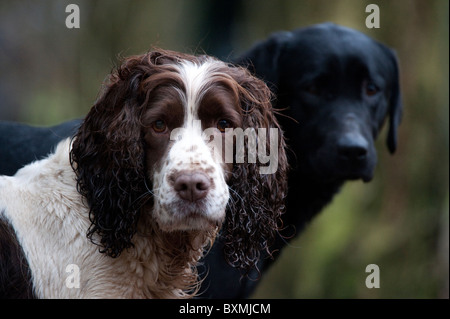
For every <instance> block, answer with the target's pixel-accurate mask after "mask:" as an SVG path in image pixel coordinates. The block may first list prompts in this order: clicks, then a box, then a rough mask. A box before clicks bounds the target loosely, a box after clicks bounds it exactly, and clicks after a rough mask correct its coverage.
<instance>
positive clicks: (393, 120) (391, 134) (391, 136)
mask: <svg viewBox="0 0 450 319" xmlns="http://www.w3.org/2000/svg"><path fill="white" fill-rule="evenodd" d="M385 49H387V50H388V51H389V58H390V60H391V63H392V68H393V72H392V75H393V76H392V82H391V96H390V99H389V110H388V112H389V131H388V136H387V147H388V149H389V152H391V154H393V153H394V152H395V150H396V149H397V129H398V126H399V125H400V122H401V119H402V113H403V111H402V109H403V107H402V98H401V92H400V76H399V71H398V69H399V68H398V60H397V55H396V54H395V52H394V51H393V50H391V49H388V48H385Z"/></svg>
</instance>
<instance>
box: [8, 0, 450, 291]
mask: <svg viewBox="0 0 450 319" xmlns="http://www.w3.org/2000/svg"><path fill="white" fill-rule="evenodd" d="M69 3H76V4H78V5H79V7H80V11H81V28H80V29H67V28H66V27H65V19H66V17H67V15H68V14H67V13H65V7H66V6H67V5H68V4H69ZM369 3H376V4H378V5H379V7H380V12H381V28H380V29H367V28H366V27H365V18H366V16H367V13H365V7H366V5H367V4H369ZM448 12H449V2H448V1H447V0H432V1H423V0H401V1H389V0H372V1H366V0H363V1H355V0H337V1H327V0H314V1H313V0H310V1H307V0H303V1H301V0H279V1H270V0H264V1H263V0H232V1H225V0H220V1H208V0H189V1H187V0H186V1H185V0H152V1H141V0H133V1H121V0H91V1H88V0H70V1H69V0H58V1H57V0H0V70H1V73H0V119H5V120H18V121H23V122H28V123H31V124H37V125H50V124H56V123H59V122H61V121H65V120H69V119H72V118H76V117H82V116H83V115H84V114H86V112H87V111H88V110H89V108H90V107H91V105H92V104H93V102H94V101H95V99H96V97H97V94H98V91H99V89H100V87H101V83H102V81H103V80H104V79H105V77H106V75H107V74H108V73H109V72H110V70H111V69H112V67H113V66H114V65H115V64H117V61H118V56H127V55H132V54H138V53H142V52H145V51H147V50H148V49H150V48H151V46H153V45H156V46H159V47H162V48H166V49H172V50H179V51H184V52H206V53H209V54H213V55H217V56H219V57H221V58H226V57H228V56H233V55H236V54H239V53H241V52H243V51H244V50H246V49H248V48H249V47H250V46H251V45H252V44H253V43H254V42H255V41H257V40H261V39H264V38H265V37H267V36H268V35H269V34H270V33H272V32H275V31H279V30H289V29H294V28H297V27H301V26H306V25H309V24H313V23H320V22H325V21H331V22H335V23H338V24H343V25H346V26H349V27H352V28H356V29H358V30H360V31H362V32H364V33H366V34H368V35H370V36H372V37H374V38H376V39H377V40H379V41H381V42H383V43H385V44H387V45H389V46H391V47H393V48H395V49H396V51H397V53H398V56H399V61H400V68H401V86H402V92H403V101H404V103H403V104H404V117H403V122H402V125H401V127H400V136H399V149H398V151H397V153H396V154H395V155H394V156H390V155H389V154H388V152H387V151H386V149H385V146H384V140H383V139H384V135H383V136H381V137H380V139H379V141H378V154H379V164H378V167H377V171H376V175H375V178H374V180H373V181H372V182H371V183H369V184H363V183H362V182H351V183H347V184H346V185H345V186H344V187H343V189H342V191H341V193H340V194H339V195H337V196H336V197H335V199H334V201H333V203H332V204H331V205H329V206H328V207H327V208H326V209H325V210H324V211H323V212H322V213H321V214H320V215H319V216H318V217H317V218H316V219H315V220H314V221H313V222H312V223H311V225H310V226H309V227H308V228H307V230H306V231H305V233H303V234H302V235H301V236H300V237H299V238H297V239H295V240H294V241H293V242H292V243H291V245H290V247H288V248H287V249H286V250H285V251H284V253H283V254H282V256H281V258H280V259H279V260H278V261H277V263H276V264H275V265H274V266H273V267H272V269H270V271H269V273H268V274H267V275H266V276H265V277H264V278H263V279H262V283H261V285H260V286H259V288H258V290H257V292H256V293H255V297H259V298H266V297H267V298H440V297H446V298H448V271H449V270H448V262H449V261H448V258H449V257H448V256H449V248H448V241H449V239H448V227H449V217H448V216H449V187H448V185H449V179H448V177H449V170H448V168H449V165H448V163H449V156H448V153H449V89H448V87H449V86H448V85H449V81H448V80H449V51H448V43H449V40H448V39H449V19H448ZM372 263H374V264H377V265H378V266H379V267H380V271H381V288H379V289H368V288H366V286H365V278H366V276H367V275H368V274H367V273H365V268H366V266H367V265H368V264H372Z"/></svg>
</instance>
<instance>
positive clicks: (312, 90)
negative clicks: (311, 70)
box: [306, 84, 320, 95]
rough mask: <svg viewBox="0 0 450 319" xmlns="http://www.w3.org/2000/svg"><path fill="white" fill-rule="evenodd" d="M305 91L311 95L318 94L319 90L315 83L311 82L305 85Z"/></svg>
mask: <svg viewBox="0 0 450 319" xmlns="http://www.w3.org/2000/svg"><path fill="white" fill-rule="evenodd" d="M306 92H308V93H309V94H312V95H320V90H319V88H318V87H317V85H315V84H311V85H309V86H307V87H306Z"/></svg>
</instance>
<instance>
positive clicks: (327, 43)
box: [281, 24, 392, 81]
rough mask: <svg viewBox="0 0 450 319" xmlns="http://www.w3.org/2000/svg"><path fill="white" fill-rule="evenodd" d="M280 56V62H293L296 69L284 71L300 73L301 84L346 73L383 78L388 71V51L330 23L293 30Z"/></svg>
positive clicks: (366, 37)
mask: <svg viewBox="0 0 450 319" xmlns="http://www.w3.org/2000/svg"><path fill="white" fill-rule="evenodd" d="M284 54H285V56H284V57H283V58H282V59H281V60H282V61H283V62H285V63H292V62H291V61H292V60H294V61H296V62H295V63H296V68H292V67H291V68H285V70H286V71H287V72H289V70H290V71H291V72H299V71H300V72H302V73H303V75H304V76H303V79H302V80H304V81H308V77H312V78H314V77H317V76H320V75H323V73H324V72H327V73H329V74H336V73H345V74H347V73H348V72H349V71H352V72H356V71H358V72H359V73H361V76H364V77H366V76H369V77H374V78H376V77H383V78H385V77H389V76H390V74H389V73H390V72H391V70H392V62H391V58H390V57H389V49H387V48H386V47H384V46H383V45H381V44H380V43H378V42H376V41H375V40H373V39H371V38H370V37H368V36H366V35H365V34H363V33H361V32H358V31H356V30H352V29H349V28H345V27H341V26H336V25H333V24H322V25H317V26H313V27H308V28H304V29H298V30H295V31H293V32H292V37H291V39H290V41H288V42H286V47H285V50H284ZM363 73H366V74H363ZM374 80H376V79H374Z"/></svg>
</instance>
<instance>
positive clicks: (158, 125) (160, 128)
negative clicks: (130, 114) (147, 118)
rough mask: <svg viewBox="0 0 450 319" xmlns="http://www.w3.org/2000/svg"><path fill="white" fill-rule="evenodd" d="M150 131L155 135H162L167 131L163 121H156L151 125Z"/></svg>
mask: <svg viewBox="0 0 450 319" xmlns="http://www.w3.org/2000/svg"><path fill="white" fill-rule="evenodd" d="M152 129H153V130H154V131H155V132H156V133H164V132H165V131H166V129H167V125H166V122H164V121H163V120H156V121H155V122H153V123H152Z"/></svg>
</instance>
